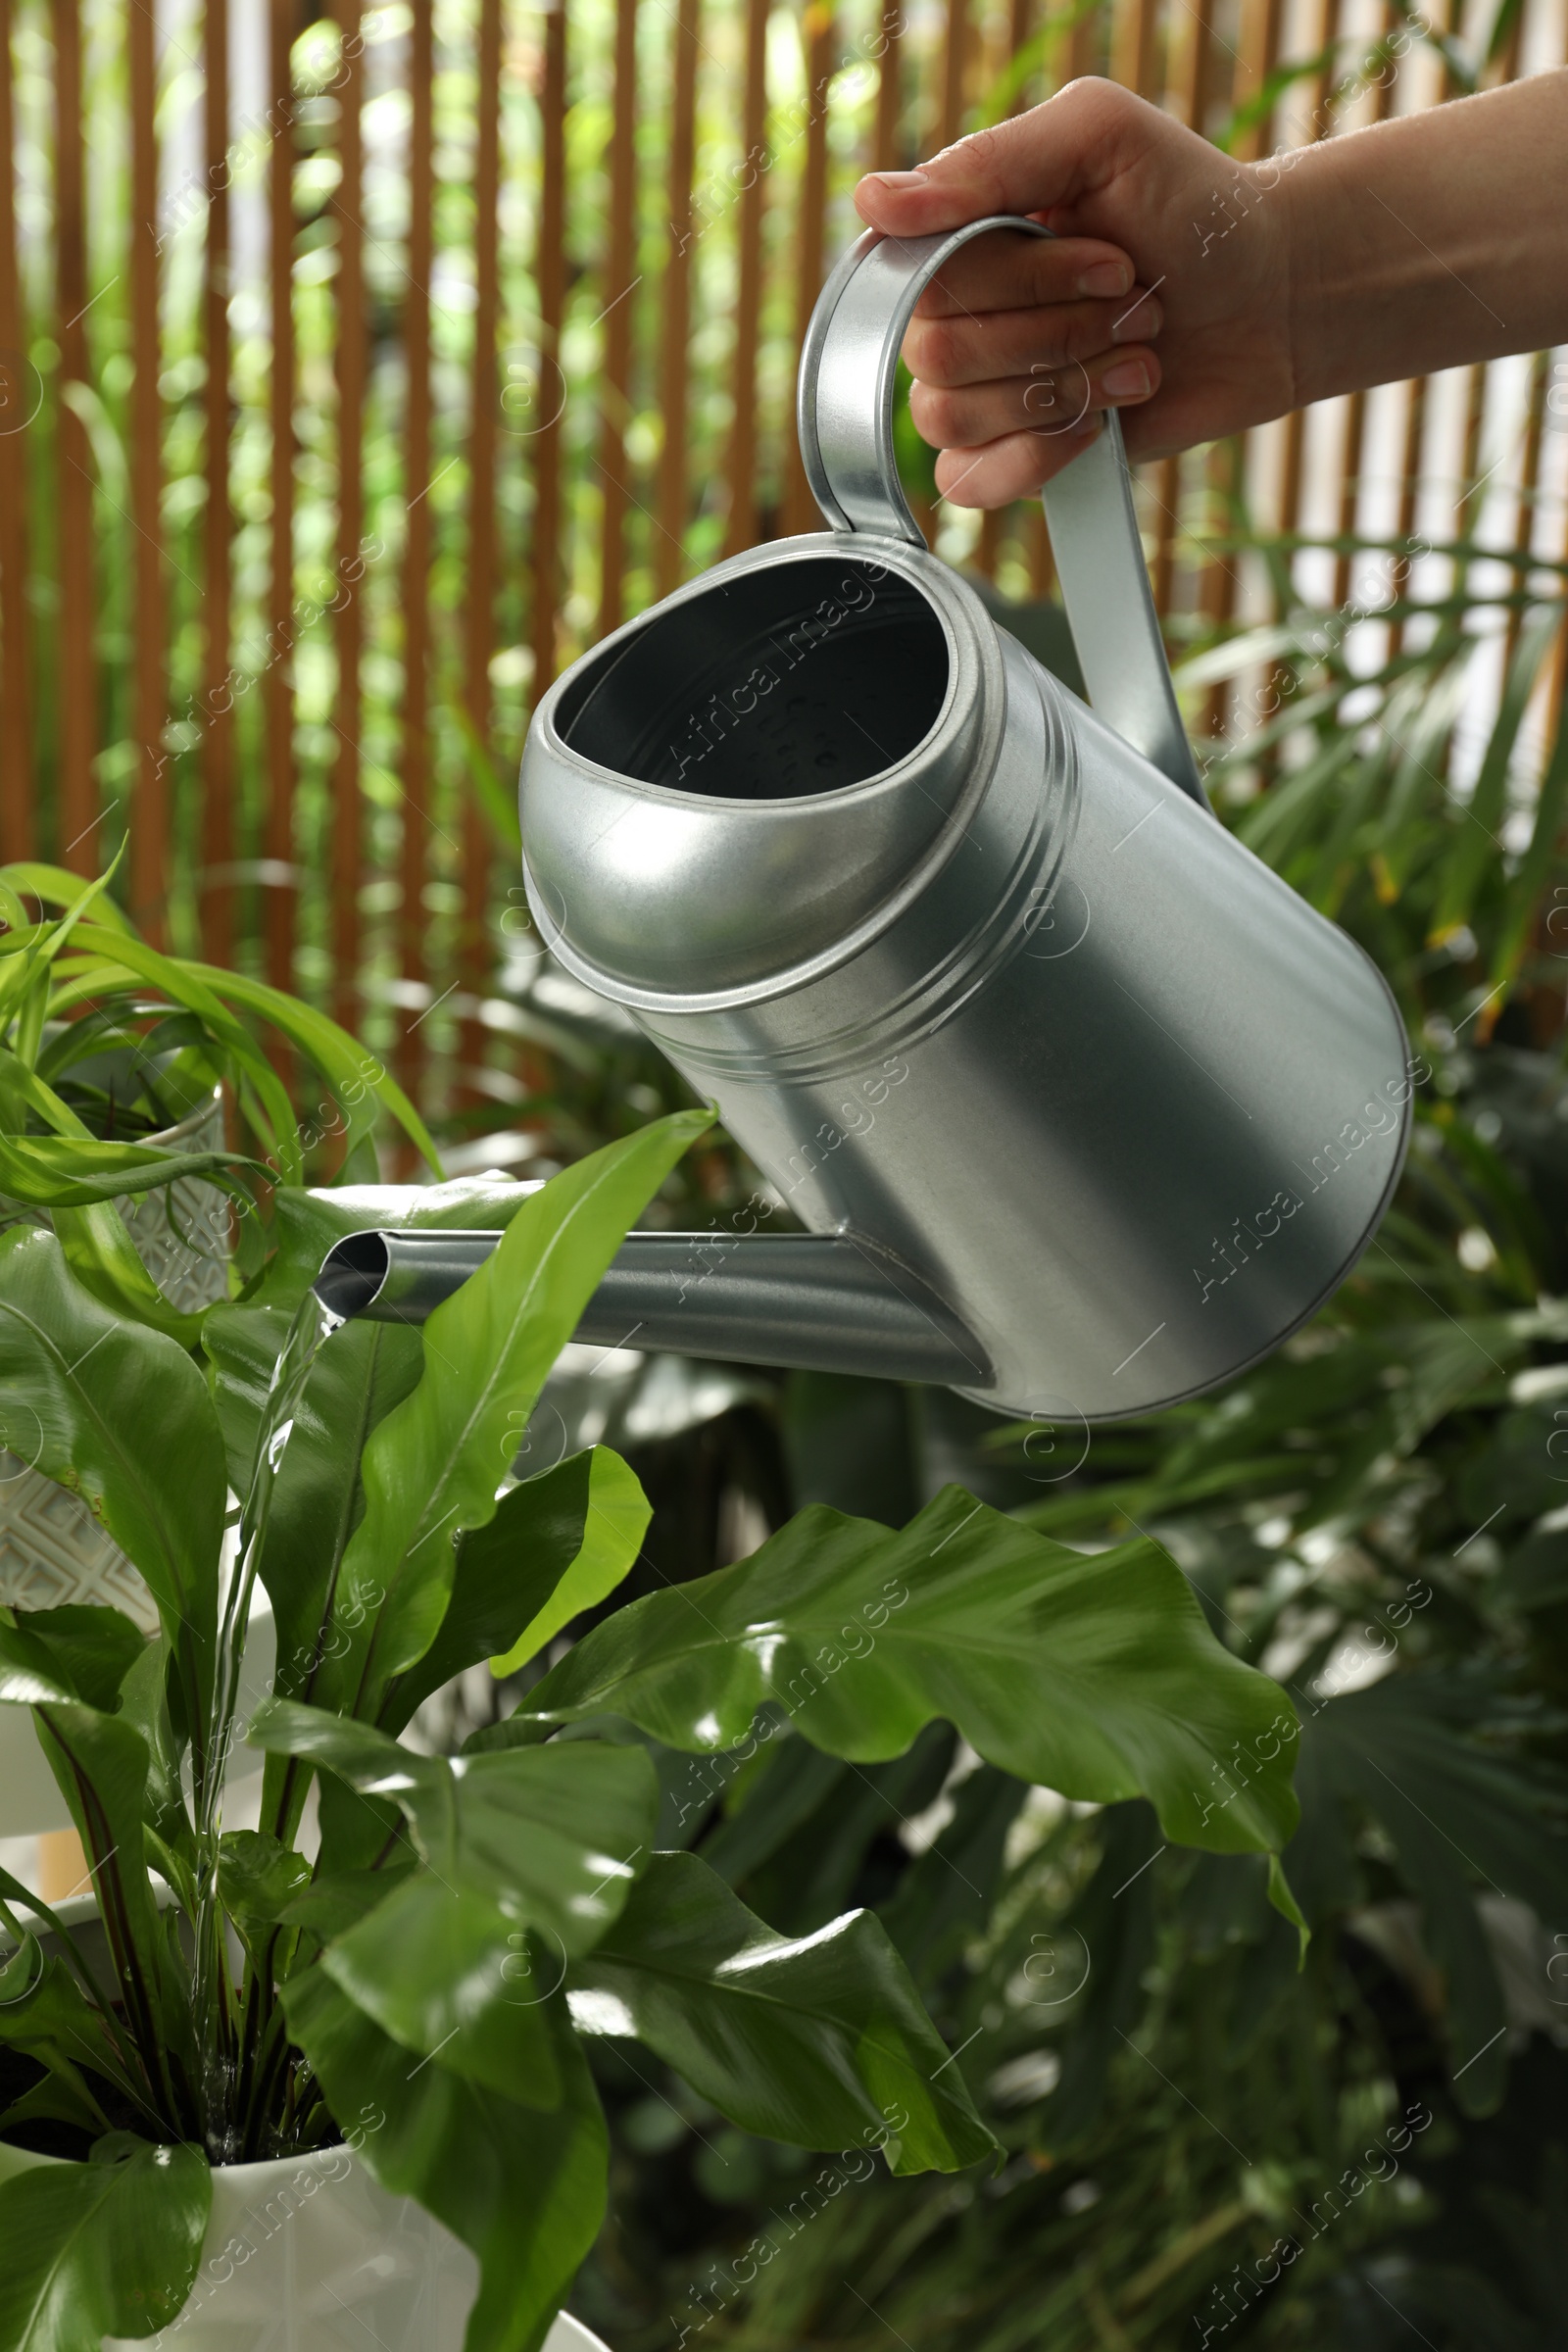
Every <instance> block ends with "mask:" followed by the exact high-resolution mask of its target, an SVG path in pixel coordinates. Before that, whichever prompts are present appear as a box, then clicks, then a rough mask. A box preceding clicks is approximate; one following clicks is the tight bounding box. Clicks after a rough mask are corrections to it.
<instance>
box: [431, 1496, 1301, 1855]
mask: <svg viewBox="0 0 1568 2352" xmlns="http://www.w3.org/2000/svg"><path fill="white" fill-rule="evenodd" d="M769 1701H770V1702H772V1703H774V1704H777V1705H780V1706H782V1707H784V1708H785V1710H786V1711H787V1712H788V1713H789V1715H790V1716H791V1717H792V1719H793V1721H794V1723H795V1726H796V1729H797V1730H798V1731H800V1732H803V1733H804V1734H805V1736H806V1738H807V1739H808V1740H810V1741H811V1742H812V1744H813V1745H814V1746H817V1747H822V1748H826V1749H827V1750H828V1751H829V1752H830V1753H831V1754H834V1755H842V1756H848V1757H850V1758H851V1759H852V1760H854V1761H856V1762H860V1763H869V1762H873V1761H877V1760H880V1759H883V1758H886V1757H890V1756H896V1755H899V1754H901V1753H902V1752H903V1751H904V1749H905V1748H907V1746H908V1745H909V1743H910V1741H911V1740H913V1739H914V1737H915V1734H916V1733H917V1732H918V1731H919V1730H920V1728H921V1726H922V1725H923V1724H926V1723H929V1722H930V1721H932V1720H933V1718H935V1717H938V1716H945V1717H946V1718H947V1719H948V1720H949V1721H950V1722H952V1723H954V1724H956V1726H957V1728H958V1730H959V1731H960V1732H961V1733H962V1734H963V1737H964V1738H965V1739H966V1740H968V1741H969V1744H970V1745H971V1746H972V1747H973V1748H975V1749H976V1750H977V1751H978V1752H979V1753H980V1754H981V1755H982V1756H984V1757H985V1758H986V1760H987V1762H988V1763H992V1764H997V1765H1000V1766H1001V1768H1002V1769H1003V1770H1004V1771H1005V1772H1010V1773H1012V1774H1014V1775H1015V1776H1016V1777H1017V1778H1018V1779H1019V1780H1023V1781H1031V1782H1038V1783H1042V1784H1044V1785H1045V1786H1047V1787H1049V1788H1052V1789H1059V1790H1060V1791H1061V1792H1062V1794H1063V1795H1066V1796H1074V1797H1080V1798H1088V1799H1092V1800H1094V1801H1096V1802H1098V1803H1102V1804H1108V1803H1113V1802H1115V1801H1116V1800H1118V1799H1120V1798H1123V1797H1129V1796H1136V1795H1147V1796H1149V1797H1150V1798H1151V1800H1152V1802H1153V1804H1154V1805H1155V1807H1156V1809H1157V1811H1158V1813H1159V1816H1160V1820H1161V1823H1162V1825H1163V1827H1164V1830H1165V1834H1166V1836H1167V1837H1168V1838H1174V1839H1176V1840H1178V1841H1180V1842H1182V1843H1185V1844H1193V1845H1205V1846H1211V1847H1213V1848H1214V1849H1215V1850H1216V1851H1220V1852H1237V1851H1245V1850H1248V1849H1251V1848H1257V1847H1274V1848H1278V1847H1280V1846H1282V1845H1283V1844H1284V1843H1285V1841H1286V1840H1287V1838H1289V1837H1290V1835H1291V1832H1292V1830H1293V1829H1294V1828H1295V1825H1296V1800H1295V1797H1294V1796H1293V1794H1292V1792H1291V1785H1290V1770H1291V1740H1292V1735H1293V1732H1294V1723H1295V1717H1294V1713H1293V1711H1292V1709H1291V1707H1290V1702H1289V1701H1288V1700H1287V1699H1286V1698H1285V1696H1284V1694H1283V1692H1281V1691H1279V1690H1278V1689H1277V1687H1276V1686H1275V1685H1274V1684H1272V1683H1270V1682H1268V1681H1267V1680H1266V1679H1265V1678H1264V1677H1263V1676H1262V1675H1260V1674H1258V1673H1256V1672H1254V1671H1253V1670H1252V1669H1251V1668H1250V1667H1247V1666H1244V1665H1243V1664H1242V1663H1241V1662H1240V1660H1239V1659H1237V1658H1234V1657H1232V1656H1231V1654H1230V1653H1229V1651H1227V1650H1226V1649H1224V1648H1223V1647H1222V1646H1221V1645H1220V1643H1219V1642H1216V1641H1215V1640H1214V1638H1213V1636H1212V1635H1211V1634H1210V1632H1209V1631H1208V1627H1207V1625H1206V1624H1205V1622H1204V1619H1203V1615H1202V1611H1201V1609H1200V1607H1199V1605H1198V1602H1197V1600H1196V1598H1195V1597H1194V1595H1193V1593H1192V1590H1191V1588H1190V1587H1189V1585H1188V1583H1187V1580H1186V1578H1185V1577H1184V1576H1183V1575H1182V1574H1181V1571H1180V1570H1179V1569H1178V1568H1177V1567H1176V1566H1175V1565H1174V1563H1173V1562H1172V1561H1171V1560H1170V1559H1169V1557H1168V1556H1167V1555H1166V1554H1165V1553H1164V1552H1163V1551H1162V1550H1161V1549H1160V1548H1159V1546H1158V1544H1152V1543H1150V1542H1147V1541H1145V1540H1143V1539H1140V1540H1139V1541H1138V1542H1136V1543H1132V1544H1121V1545H1118V1546H1117V1548H1116V1549H1115V1550H1113V1551H1107V1552H1100V1553H1096V1554H1094V1555H1091V1556H1087V1557H1086V1556H1085V1555H1084V1554H1082V1553H1080V1552H1074V1551H1068V1550H1066V1549H1065V1548H1064V1547H1063V1546H1062V1545H1060V1544H1053V1543H1051V1542H1049V1541H1048V1540H1047V1539H1045V1538H1043V1537H1040V1536H1036V1535H1034V1534H1032V1533H1031V1532H1030V1531H1029V1530H1028V1529H1026V1528H1023V1527H1020V1526H1019V1525H1018V1524H1017V1522H1016V1521H1015V1520H1011V1519H1005V1518H1004V1517H1003V1516H1002V1515H1001V1514H1000V1513H999V1512H997V1511H993V1510H991V1509H989V1508H988V1507H987V1506H986V1505H985V1504H983V1503H978V1502H976V1501H975V1500H974V1499H973V1497H972V1496H971V1495H965V1494H964V1493H963V1492H962V1490H961V1489H959V1488H956V1487H950V1488H948V1489H946V1490H945V1491H944V1492H943V1494H941V1495H938V1497H937V1498H936V1500H935V1501H934V1502H932V1503H930V1504H928V1505H927V1507H926V1508H925V1509H924V1510H923V1511H921V1512H920V1513H919V1515H918V1517H916V1518H915V1519H913V1520H911V1521H910V1523H909V1525H908V1526H907V1528H906V1529H905V1530H904V1532H903V1533H902V1534H901V1535H891V1534H890V1533H889V1532H888V1530H887V1529H886V1528H883V1527H878V1526H876V1525H875V1524H874V1522H872V1521H870V1520H864V1519H849V1518H846V1517H844V1516H843V1515H842V1514H841V1513H839V1512H837V1511H830V1510H827V1509H824V1508H821V1507H813V1508H811V1509H809V1510H806V1511H803V1512H802V1513H801V1514H800V1516H799V1517H798V1518H797V1519H795V1520H792V1521H791V1523H790V1525H789V1526H788V1527H786V1528H784V1529H782V1530H781V1531H780V1533H779V1534H778V1535H776V1536H774V1537H772V1538H770V1540H769V1541H768V1542H767V1543H766V1544H763V1545H762V1547H761V1549H760V1551H758V1552H756V1553H754V1554H753V1556H752V1557H751V1558H750V1559H749V1560H743V1561H741V1562H740V1563H739V1564H738V1565H737V1566H736V1567H733V1568H724V1569H720V1570H719V1572H718V1573H717V1574H716V1575H714V1576H708V1577H703V1578H700V1579H698V1580H697V1581H696V1582H694V1583H691V1584H685V1585H682V1586H680V1587H679V1588H678V1589H676V1590H673V1591H670V1592H665V1593H650V1594H648V1595H647V1596H646V1597H645V1598H643V1599H641V1600H637V1601H633V1602H632V1603H631V1604H630V1606H629V1607H627V1608H624V1609H621V1610H619V1611H617V1613H616V1614H615V1615H614V1616H613V1617H612V1618H610V1619H608V1620H607V1621H606V1622H605V1623H604V1624H603V1625H600V1626H597V1627H595V1628H594V1629H593V1630H592V1631H591V1632H590V1633H588V1634H587V1635H585V1636H584V1638H583V1640H582V1641H581V1642H578V1643H577V1644H576V1645H575V1647H574V1648H573V1649H572V1650H571V1651H570V1652H569V1653H568V1654H567V1656H566V1657H564V1659H563V1660H562V1662H561V1664H560V1665H559V1666H557V1667H555V1668H554V1669H553V1670H552V1671H551V1673H550V1674H548V1675H547V1676H546V1677H545V1679H544V1681H543V1682H542V1683H540V1684H538V1685H537V1686H536V1688H535V1689H534V1690H533V1691H531V1692H530V1693H529V1694H528V1697H527V1698H526V1699H525V1700H524V1702H523V1706H522V1708H521V1709H520V1710H519V1712H518V1714H517V1715H515V1716H514V1717H512V1718H511V1719H509V1722H508V1723H506V1724H503V1725H501V1726H500V1727H498V1731H497V1732H496V1733H494V1734H481V1735H479V1737H478V1739H477V1740H476V1741H475V1744H476V1745H485V1744H491V1743H495V1744H500V1743H501V1742H502V1741H504V1740H515V1739H517V1738H526V1737H528V1736H530V1733H531V1734H532V1736H535V1737H537V1736H538V1734H539V1733H540V1731H542V1730H543V1729H544V1728H545V1727H546V1726H549V1725H551V1724H557V1723H570V1722H575V1721H578V1720H580V1719H581V1718H583V1717H585V1716H589V1715H596V1714H615V1715H624V1716H627V1717H629V1718H630V1720H631V1721H632V1722H633V1723H636V1724H638V1725H639V1726H640V1727H641V1728H642V1729H643V1730H644V1731H647V1732H651V1733H652V1734H653V1735H654V1737H655V1738H656V1739H659V1740H663V1741H665V1742H666V1744H667V1745H669V1746H671V1747H682V1748H687V1749H697V1750H704V1749H712V1748H723V1747H728V1746H732V1745H733V1744H734V1743H735V1742H736V1741H737V1740H740V1739H742V1738H743V1737H744V1736H745V1734H746V1732H747V1731H748V1729H749V1728H750V1726H751V1723H752V1720H753V1718H754V1716H755V1715H756V1713H757V1710H758V1709H759V1707H760V1706H762V1705H763V1704H764V1703H765V1702H769Z"/></svg>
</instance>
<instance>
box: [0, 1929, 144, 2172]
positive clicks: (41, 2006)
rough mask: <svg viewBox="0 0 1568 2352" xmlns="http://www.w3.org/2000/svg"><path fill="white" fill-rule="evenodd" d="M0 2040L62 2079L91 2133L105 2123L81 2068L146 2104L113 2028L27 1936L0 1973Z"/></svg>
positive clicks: (58, 1963)
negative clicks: (85, 2114)
mask: <svg viewBox="0 0 1568 2352" xmlns="http://www.w3.org/2000/svg"><path fill="white" fill-rule="evenodd" d="M0 2042H4V2043H6V2044H7V2045H8V2046H9V2047H10V2048H12V2049H17V2050H25V2052H26V2053H27V2054H28V2056H29V2057H32V2058H35V2059H37V2060H39V2061H40V2062H41V2063H42V2064H43V2065H45V2066H47V2067H49V2068H50V2069H51V2071H52V2072H54V2073H56V2074H59V2075H61V2076H63V2077H64V2079H65V2081H66V2082H67V2084H68V2086H69V2095H70V2097H71V2099H72V2102H73V2105H75V2106H77V2107H80V2106H86V2107H87V2108H88V2110H89V2113H88V2119H87V2120H88V2121H89V2122H90V2126H91V2128H92V2129H93V2130H94V2131H103V2130H104V2129H105V2128H106V2119H105V2117H104V2115H103V2111H102V2109H101V2108H99V2107H98V2105H97V2101H96V2099H95V2098H94V2096H93V2094H92V2093H91V2092H90V2091H88V2089H87V2087H86V2084H85V2082H83V2081H82V2080H81V2070H82V2069H83V2068H85V2069H87V2070H88V2072H89V2073H90V2074H93V2075H96V2076H99V2077H102V2078H103V2079H104V2080H105V2081H107V2082H113V2083H116V2084H117V2085H118V2086H119V2087H120V2088H121V2089H122V2091H123V2093H124V2095H126V2096H127V2097H129V2098H131V2099H132V2100H133V2101H137V2102H144V2101H145V2095H146V2094H145V2088H144V2085H143V2083H142V2081H141V2079H140V2077H139V2076H138V2074H137V2072H136V2067H135V2060H134V2058H133V2057H130V2056H129V2054H128V2053H127V2051H126V2050H125V2047H124V2044H123V2038H122V2035H121V2032H120V2030H119V2028H118V2026H115V2025H112V2023H111V2021H110V2019H109V2018H108V2017H106V2015H105V2013H104V2011H103V2010H101V2009H100V2008H98V2007H97V2006H96V2004H95V2003H93V2002H91V2001H89V2000H88V1999H87V1998H86V1996H85V1995H84V1993H83V1992H82V1989H81V1986H80V1985H78V1984H77V1982H76V1980H75V1978H74V1977H73V1976H72V1974H71V1973H70V1971H69V1970H68V1969H67V1967H66V1965H65V1963H64V1962H63V1961H61V1960H57V1959H54V1958H51V1957H50V1956H48V1955H47V1954H46V1953H45V1952H44V1951H43V1949H42V1947H41V1946H40V1945H39V1943H38V1942H37V1939H36V1938H35V1937H33V1936H27V1937H26V1938H25V1941H24V1942H23V1944H22V1945H21V1946H20V1947H19V1948H18V1949H17V1950H16V1951H15V1952H13V1953H12V1955H11V1957H10V1959H9V1960H8V1961H7V1963H6V1965H5V1967H4V1968H3V1969H0Z"/></svg>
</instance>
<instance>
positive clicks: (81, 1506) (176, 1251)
mask: <svg viewBox="0 0 1568 2352" xmlns="http://www.w3.org/2000/svg"><path fill="white" fill-rule="evenodd" d="M150 1140H151V1141H152V1142H153V1143H155V1144H163V1145H167V1146H169V1147H171V1148H172V1149H175V1150H178V1149H181V1148H183V1149H185V1150H188V1151H196V1152H204V1151H217V1150H218V1149H219V1148H220V1147H221V1144H222V1141H223V1103H222V1097H221V1094H218V1093H216V1092H215V1094H214V1096H213V1099H212V1101H211V1102H210V1103H204V1104H203V1105H202V1106H201V1108H200V1109H199V1110H194V1111H192V1112H191V1114H190V1116H189V1117H188V1118H184V1119H181V1120H180V1122H179V1124H178V1126H177V1127H169V1128H166V1129H165V1130H164V1131H163V1133H162V1134H160V1135H155V1136H153V1137H152V1138H151V1139H150ZM116 1205H117V1206H118V1208H119V1209H120V1212H121V1215H122V1216H123V1218H124V1220H125V1223H126V1226H127V1227H128V1229H129V1232H130V1237H131V1240H132V1241H133V1242H134V1243H135V1245H136V1250H137V1253H138V1255H139V1256H140V1257H141V1260H142V1263H143V1264H144V1265H145V1266H146V1268H147V1271H148V1272H149V1273H150V1274H151V1275H152V1277H153V1280H154V1281H155V1282H156V1283H157V1284H158V1287H159V1289H160V1290H161V1291H162V1292H163V1293H164V1295H165V1297H166V1298H167V1299H170V1300H171V1301H172V1303H173V1304H174V1305H175V1306H177V1307H179V1308H181V1309H182V1310H183V1311H184V1312H185V1313H187V1314H193V1313H195V1312H196V1311H197V1310H198V1309H199V1308H201V1307H204V1306H211V1305H212V1304H213V1302H214V1300H215V1299H221V1298H222V1297H223V1296H224V1294H225V1293H226V1291H227V1287H228V1201H227V1198H226V1196H225V1195H224V1194H223V1193H222V1192H221V1190H220V1189H219V1187H218V1186H217V1185H215V1184H206V1183H203V1182H202V1181H201V1179H200V1178H196V1177H186V1178H182V1179H181V1180H180V1182H179V1183H177V1184H172V1185H170V1186H168V1187H167V1188H165V1189H164V1190H161V1191H159V1192H156V1193H149V1194H146V1195H145V1196H144V1197H143V1198H142V1199H141V1200H140V1201H118V1202H117V1203H116ZM47 1222H48V1220H47V1217H46V1216H45V1215H44V1214H43V1212H41V1211H39V1210H35V1209H27V1208H23V1207H22V1206H21V1205H20V1204H19V1203H16V1202H9V1201H5V1200H4V1199H3V1198H0V1230H3V1229H4V1228H5V1227H7V1226H9V1225H15V1224H23V1223H26V1224H46V1223H47ZM12 1434H14V1433H12ZM68 1602H73V1603H74V1602H89V1603H96V1604H99V1605H107V1606H108V1607H110V1608H116V1609H123V1611H124V1613H125V1615H126V1616H127V1617H129V1618H130V1619H131V1620H132V1621H133V1622H134V1623H135V1624H136V1625H138V1626H140V1628H141V1630H142V1632H143V1633H144V1634H149V1635H150V1634H155V1633H156V1632H157V1631H158V1611H157V1609H156V1608H155V1607H154V1605H153V1598H152V1594H151V1593H149V1592H148V1590H147V1587H146V1586H145V1585H144V1584H143V1582H142V1580H141V1576H140V1574H139V1573H138V1571H137V1570H136V1569H135V1568H133V1567H132V1566H131V1564H130V1562H129V1560H127V1559H126V1557H125V1555H124V1553H123V1551H122V1550H121V1548H120V1546H119V1544H115V1543H113V1542H112V1541H111V1539H110V1538H109V1537H108V1536H107V1535H106V1534H105V1533H104V1530H103V1528H102V1527H101V1526H100V1525H99V1523H98V1521H97V1520H96V1519H95V1518H94V1517H93V1515H92V1512H91V1511H90V1510H89V1509H88V1507H87V1505H86V1503H84V1502H82V1501H81V1500H80V1499H79V1498H78V1497H77V1496H76V1495H72V1494H69V1493H68V1492H67V1490H66V1489H65V1488H64V1487H61V1486H57V1485H56V1484H55V1482H54V1480H53V1479H52V1478H45V1477H44V1476H43V1475H42V1473H41V1472H40V1471H37V1470H34V1469H33V1468H32V1467H31V1466H30V1465H29V1464H28V1462H27V1461H26V1460H25V1458H24V1457H23V1456H21V1455H18V1454H15V1453H8V1452H7V1451H6V1450H5V1449H4V1448H3V1447H0V1605H4V1606H5V1607H8V1608H24V1609H56V1608H61V1607H64V1606H65V1605H66V1603H68ZM69 1821H70V1815H69V1814H68V1813H67V1811H66V1808H65V1804H64V1802H63V1800H62V1798H61V1795H60V1792H59V1790H58V1789H57V1788H56V1787H55V1784H54V1780H53V1777H52V1775H51V1774H50V1771H49V1768H48V1766H47V1765H46V1764H45V1762H44V1760H43V1757H42V1754H41V1753H40V1752H39V1748H38V1743H37V1741H36V1740H34V1738H33V1736H32V1725H31V1722H30V1720H29V1718H28V1716H27V1714H26V1712H25V1709H23V1708H20V1707H3V1708H0V1838H22V1837H31V1836H33V1835H35V1834H36V1833H38V1832H49V1831H56V1830H63V1829H65V1828H66V1827H67V1825H68V1823H69Z"/></svg>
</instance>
